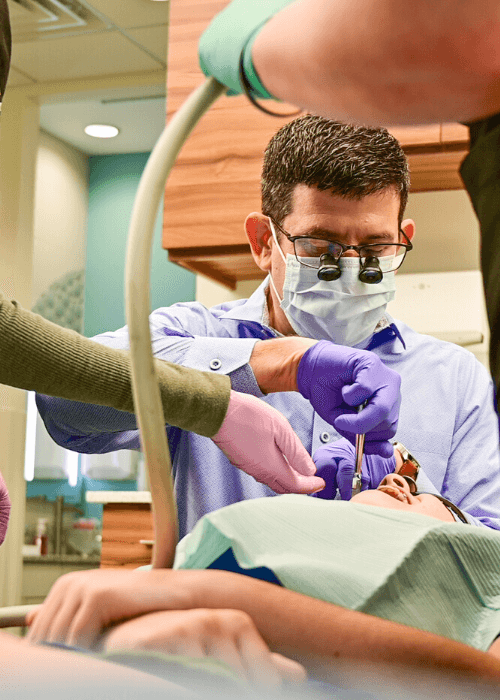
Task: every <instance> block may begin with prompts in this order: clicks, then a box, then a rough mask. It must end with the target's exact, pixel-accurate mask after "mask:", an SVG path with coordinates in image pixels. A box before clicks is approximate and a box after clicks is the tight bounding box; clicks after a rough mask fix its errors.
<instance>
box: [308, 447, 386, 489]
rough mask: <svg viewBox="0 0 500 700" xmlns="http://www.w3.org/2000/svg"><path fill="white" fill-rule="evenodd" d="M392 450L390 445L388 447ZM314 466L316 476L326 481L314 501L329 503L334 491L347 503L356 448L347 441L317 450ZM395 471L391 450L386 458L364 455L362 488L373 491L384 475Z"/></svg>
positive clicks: (314, 456)
mask: <svg viewBox="0 0 500 700" xmlns="http://www.w3.org/2000/svg"><path fill="white" fill-rule="evenodd" d="M391 447H392V446H391ZM313 461H314V463H315V465H316V476H320V477H321V478H322V479H324V480H325V483H326V487H325V488H324V489H323V491H318V493H315V494H314V496H316V498H325V499H328V500H331V499H333V498H335V497H336V495H337V490H338V491H339V494H340V497H341V499H342V500H343V501H348V500H349V499H350V498H351V495H352V478H353V476H354V466H355V461H356V454H355V449H354V447H353V446H352V445H351V443H350V442H349V441H348V440H345V439H341V440H336V441H335V442H330V443H329V444H328V445H324V446H323V447H319V448H318V449H317V450H316V452H315V453H314V455H313ZM395 469H396V459H395V457H394V449H393V453H392V456H391V457H389V458H384V457H380V456H379V455H363V463H362V474H361V489H362V491H365V490H366V489H376V488H377V486H378V485H379V484H380V482H381V481H382V479H383V478H384V477H385V476H387V474H392V473H393V472H394V471H395Z"/></svg>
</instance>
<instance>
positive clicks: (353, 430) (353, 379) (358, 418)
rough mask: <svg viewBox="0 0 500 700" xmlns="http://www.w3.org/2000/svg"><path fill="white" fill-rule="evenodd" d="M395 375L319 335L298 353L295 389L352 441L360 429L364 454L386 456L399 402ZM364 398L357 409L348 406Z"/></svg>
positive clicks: (370, 357)
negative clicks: (362, 406) (362, 435)
mask: <svg viewBox="0 0 500 700" xmlns="http://www.w3.org/2000/svg"><path fill="white" fill-rule="evenodd" d="M400 387H401V377H400V375H399V374H398V373H397V372H394V370H392V369H389V368H388V367H386V366H385V365H384V363H383V362H382V360H381V359H380V358H379V357H378V356H377V355H375V353H373V352H369V351H368V350H357V349H356V348H350V347H346V346H344V345H335V344H334V343H331V342H330V341H328V340H320V341H319V343H316V344H315V345H313V346H312V347H310V348H309V349H308V350H306V352H305V353H304V355H303V356H302V358H301V360H300V364H299V369H298V372H297V388H298V390H299V391H300V393H301V394H302V396H304V397H305V398H306V399H308V400H309V401H310V402H311V404H312V406H313V408H314V410H315V411H316V412H317V413H319V415H320V416H321V417H322V418H323V420H325V421H326V422H327V423H330V425H333V427H334V428H335V430H336V431H337V432H338V433H340V435H342V437H345V438H347V439H348V440H349V442H351V443H352V444H354V443H355V440H356V434H359V433H365V434H366V441H365V453H366V454H378V455H380V456H381V457H390V456H391V455H392V454H393V448H392V445H391V444H390V443H389V442H388V440H390V439H391V438H392V437H394V435H395V434H396V429H397V426H398V418H399V407H400V405H401V393H400ZM366 400H368V404H367V406H365V408H364V409H363V410H362V411H361V412H360V413H357V410H356V409H355V408H353V406H354V407H356V406H359V405H361V404H362V403H363V402H364V401H366Z"/></svg>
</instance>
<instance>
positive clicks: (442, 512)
mask: <svg viewBox="0 0 500 700" xmlns="http://www.w3.org/2000/svg"><path fill="white" fill-rule="evenodd" d="M351 502H352V503H362V504H364V505H367V506H379V507H380V508H392V509H393V510H405V511H407V512H411V513H420V515H428V516H430V517H431V518H437V519H438V520H443V521H445V522H455V519H454V517H453V515H452V514H451V513H450V511H449V510H448V508H447V507H446V506H445V505H444V503H442V502H441V501H440V500H439V499H438V498H436V497H435V496H432V495H431V494H428V493H423V494H421V495H416V496H414V495H412V494H411V493H410V487H409V486H408V483H407V482H406V481H405V479H403V477H402V476H399V474H388V475H387V476H386V477H385V478H384V479H382V481H381V482H380V484H379V486H378V488H377V489H371V490H369V491H362V492H361V493H358V494H357V495H356V496H354V497H353V498H351Z"/></svg>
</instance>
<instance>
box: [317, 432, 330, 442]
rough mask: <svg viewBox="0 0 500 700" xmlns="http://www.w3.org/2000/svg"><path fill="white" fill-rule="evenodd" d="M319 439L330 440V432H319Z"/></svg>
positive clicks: (322, 440)
mask: <svg viewBox="0 0 500 700" xmlns="http://www.w3.org/2000/svg"><path fill="white" fill-rule="evenodd" d="M319 439H320V440H321V442H324V443H327V442H330V433H321V435H320V436H319Z"/></svg>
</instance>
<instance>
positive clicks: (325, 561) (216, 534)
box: [174, 495, 500, 651]
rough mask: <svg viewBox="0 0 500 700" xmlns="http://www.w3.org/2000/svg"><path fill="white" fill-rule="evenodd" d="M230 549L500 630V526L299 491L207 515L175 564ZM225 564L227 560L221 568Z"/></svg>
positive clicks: (367, 597) (332, 586)
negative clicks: (468, 523)
mask: <svg viewBox="0 0 500 700" xmlns="http://www.w3.org/2000/svg"><path fill="white" fill-rule="evenodd" d="M228 549H230V550H232V552H233V553H234V557H235V559H236V561H237V563H238V564H239V566H240V567H241V568H243V569H253V568H255V567H266V568H268V569H270V570H271V571H272V572H274V574H275V575H276V577H277V578H278V579H279V581H280V582H281V583H282V584H283V585H284V586H285V587H286V588H289V589H291V590H294V591H298V592H299V593H303V594H305V595H309V596H311V597H313V598H318V599H321V600H325V601H328V602H330V603H334V604H336V605H340V606H342V607H345V608H349V609H351V610H359V611H361V612H365V613H368V614H370V615H375V616H376V617H381V618H385V619H387V620H392V621H394V622H400V623H402V624H405V625H410V626H412V627H416V628H418V629H422V630H427V631H428V632H433V633H435V634H440V635H443V636H445V637H449V638H450V639H455V640H457V641H461V642H464V643H465V644H469V645H471V646H473V647H476V648H477V649H481V650H483V651H485V650H487V649H488V647H489V646H490V644H491V643H492V641H493V640H494V639H495V637H496V636H497V635H498V633H499V632H500V533H498V532H496V531H493V530H488V529H486V528H478V527H469V526H464V525H462V524H459V523H445V522H443V521H440V520H437V519H435V518H431V517H428V516H425V515H419V514H415V513H408V512H404V511H400V510H388V509H385V508H379V507H375V506H366V505H360V504H354V503H348V502H344V501H324V500H320V499H314V498H309V497H307V496H300V495H287V496H278V497H275V498H262V499H254V500H250V501H244V502H241V503H236V504H233V505H230V506H227V507H226V508H222V509H220V510H218V511H215V512H213V513H209V514H208V515H205V516H204V517H203V518H202V519H201V520H200V521H199V522H198V523H197V525H196V527H195V528H194V530H193V531H192V532H191V533H190V534H189V535H187V536H186V537H185V538H184V539H183V540H182V541H181V542H180V543H179V545H178V547H177V553H176V557H175V564H174V568H176V569H204V568H207V567H209V566H210V565H211V564H212V563H213V562H214V561H215V560H216V559H218V558H219V557H220V556H221V555H222V554H224V553H225V552H227V550H228ZM221 568H222V567H221Z"/></svg>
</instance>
